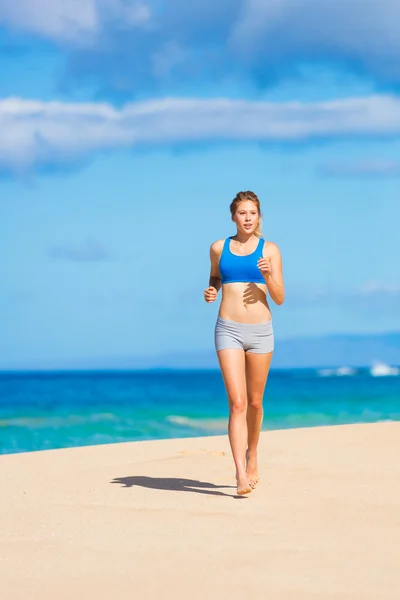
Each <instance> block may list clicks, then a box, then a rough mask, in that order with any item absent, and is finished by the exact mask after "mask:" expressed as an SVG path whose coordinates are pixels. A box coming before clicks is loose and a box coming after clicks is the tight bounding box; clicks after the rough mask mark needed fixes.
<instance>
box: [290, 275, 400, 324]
mask: <svg viewBox="0 0 400 600" xmlns="http://www.w3.org/2000/svg"><path fill="white" fill-rule="evenodd" d="M286 302H287V303H288V305H289V303H291V304H293V305H294V306H297V307H299V308H311V309H312V310H313V309H315V308H322V307H323V308H324V310H325V309H326V310H331V309H335V310H337V309H339V308H340V309H341V310H342V311H344V312H345V313H347V314H356V315H358V316H359V315H360V314H361V313H363V314H365V315H369V317H370V316H371V315H380V316H381V315H382V316H389V315H390V316H396V317H399V316H400V285H399V284H398V283H390V282H385V281H378V280H371V281H366V282H365V283H364V284H362V285H359V286H355V287H353V288H338V287H337V285H336V284H335V285H334V284H332V285H325V286H319V287H313V286H308V287H307V288H297V289H296V288H295V289H288V291H287V300H286Z"/></svg>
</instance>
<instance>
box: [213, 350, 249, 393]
mask: <svg viewBox="0 0 400 600" xmlns="http://www.w3.org/2000/svg"><path fill="white" fill-rule="evenodd" d="M217 355H218V361H219V366H220V367H221V373H222V377H223V380H224V383H225V387H226V391H227V394H228V399H229V401H230V402H231V401H237V400H238V399H240V400H241V401H243V402H246V399H247V395H246V370H245V366H246V362H245V353H244V350H239V349H236V348H235V349H233V348H230V349H226V350H220V351H219V352H217Z"/></svg>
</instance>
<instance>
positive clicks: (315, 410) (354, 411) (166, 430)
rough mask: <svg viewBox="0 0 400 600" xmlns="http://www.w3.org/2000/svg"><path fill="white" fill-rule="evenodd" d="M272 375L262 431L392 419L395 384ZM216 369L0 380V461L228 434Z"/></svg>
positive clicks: (396, 409) (0, 376)
mask: <svg viewBox="0 0 400 600" xmlns="http://www.w3.org/2000/svg"><path fill="white" fill-rule="evenodd" d="M324 374H325V375H326V373H323V372H318V371H314V370H291V371H281V370H275V371H272V372H271V373H270V377H269V380H268V384H267V389H266V393H265V398H264V424H263V428H264V429H283V428H291V427H309V426H317V425H330V424H342V423H359V422H377V421H388V420H391V421H394V420H396V421H398V420H400V377H399V376H397V377H396V376H387V377H373V376H371V375H370V373H369V371H367V370H365V371H363V370H359V371H356V372H351V373H349V374H347V375H342V376H338V375H337V374H335V372H333V373H330V375H331V376H323V375H324ZM227 415H228V411H227V403H226V395H225V389H224V386H223V382H222V379H221V375H220V373H219V371H192V372H190V371H165V372H161V371H159V372H158V371H146V372H134V371H133V372H91V373H89V372H88V373H83V372H60V373H54V372H53V373H0V453H2V454H6V453H13V452H26V451H33V450H44V449H50V448H64V447H69V446H82V445H91V444H105V443H113V442H124V441H130V440H149V439H161V438H173V437H188V436H189V437H192V436H201V435H213V434H224V433H226V419H227Z"/></svg>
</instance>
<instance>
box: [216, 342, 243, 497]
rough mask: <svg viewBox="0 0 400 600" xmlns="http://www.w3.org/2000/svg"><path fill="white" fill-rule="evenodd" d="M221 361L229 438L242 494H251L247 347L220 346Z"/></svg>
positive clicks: (219, 356) (238, 485)
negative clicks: (226, 396)
mask: <svg viewBox="0 0 400 600" xmlns="http://www.w3.org/2000/svg"><path fill="white" fill-rule="evenodd" d="M217 354H218V360H219V365H220V367H221V372H222V377H223V380H224V383H225V388H226V392H227V394H228V401H229V425H228V434H229V442H230V445H231V449H232V455H233V460H234V461H235V466H236V479H237V491H238V494H248V493H249V492H251V486H250V485H249V480H248V477H247V474H246V447H247V423H246V410H247V394H246V373H245V355H244V350H239V349H229V350H220V351H219V352H218V353H217Z"/></svg>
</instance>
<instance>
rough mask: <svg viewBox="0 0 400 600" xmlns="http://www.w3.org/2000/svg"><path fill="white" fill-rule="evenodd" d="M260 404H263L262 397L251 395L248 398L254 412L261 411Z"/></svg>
mask: <svg viewBox="0 0 400 600" xmlns="http://www.w3.org/2000/svg"><path fill="white" fill-rule="evenodd" d="M262 403H263V397H262V395H259V394H255V395H251V396H250V397H249V405H250V406H251V408H253V409H254V410H261V409H262Z"/></svg>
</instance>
